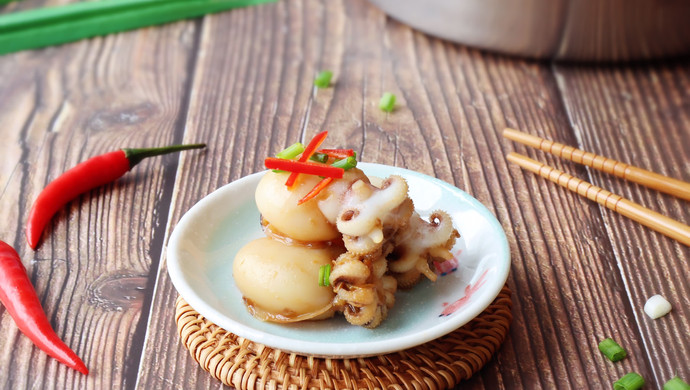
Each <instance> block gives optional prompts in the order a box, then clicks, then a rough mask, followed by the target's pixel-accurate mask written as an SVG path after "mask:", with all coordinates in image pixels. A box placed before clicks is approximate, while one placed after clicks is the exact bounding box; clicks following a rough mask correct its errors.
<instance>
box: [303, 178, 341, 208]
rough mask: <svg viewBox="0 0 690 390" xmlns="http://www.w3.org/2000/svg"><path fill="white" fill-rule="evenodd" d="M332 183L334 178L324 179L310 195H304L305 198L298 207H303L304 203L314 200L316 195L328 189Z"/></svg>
mask: <svg viewBox="0 0 690 390" xmlns="http://www.w3.org/2000/svg"><path fill="white" fill-rule="evenodd" d="M332 181H333V178H332V177H324V178H323V179H322V180H321V181H320V182H318V183H316V185H315V186H314V188H312V189H311V191H309V193H308V194H306V195H304V197H303V198H302V199H300V200H299V201H298V202H297V205H301V204H302V203H304V202H306V201H308V200H310V199H313V198H314V197H315V196H316V195H318V194H319V193H320V192H321V191H323V189H324V188H326V187H328V185H329V184H331V182H332Z"/></svg>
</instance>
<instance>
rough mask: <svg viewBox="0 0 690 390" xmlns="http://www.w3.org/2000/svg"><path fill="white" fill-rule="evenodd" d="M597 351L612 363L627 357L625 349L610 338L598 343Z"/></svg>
mask: <svg viewBox="0 0 690 390" xmlns="http://www.w3.org/2000/svg"><path fill="white" fill-rule="evenodd" d="M599 350H600V351H601V352H602V353H603V354H604V355H606V357H607V358H609V360H611V361H612V362H617V361H619V360H621V359H623V358H625V357H626V356H628V353H627V352H626V351H625V349H623V347H621V346H620V345H618V343H617V342H615V341H613V339H612V338H610V337H609V338H607V339H605V340H603V341H602V342H600V343H599Z"/></svg>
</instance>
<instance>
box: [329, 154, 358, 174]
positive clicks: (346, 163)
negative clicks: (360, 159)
mask: <svg viewBox="0 0 690 390" xmlns="http://www.w3.org/2000/svg"><path fill="white" fill-rule="evenodd" d="M331 165H332V166H334V167H338V168H343V169H344V170H346V171H347V170H348V169H352V168H354V167H356V166H357V159H356V158H355V156H350V157H348V158H344V159H342V160H338V161H336V162H334V163H333V164H331Z"/></svg>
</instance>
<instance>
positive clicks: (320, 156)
mask: <svg viewBox="0 0 690 390" xmlns="http://www.w3.org/2000/svg"><path fill="white" fill-rule="evenodd" d="M309 159H310V160H312V161H316V162H320V163H322V164H325V163H326V161H328V155H327V154H325V153H314V154H312V155H311V157H309Z"/></svg>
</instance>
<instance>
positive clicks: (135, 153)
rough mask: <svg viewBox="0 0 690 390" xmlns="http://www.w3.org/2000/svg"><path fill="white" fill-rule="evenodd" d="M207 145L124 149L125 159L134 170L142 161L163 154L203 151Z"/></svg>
mask: <svg viewBox="0 0 690 390" xmlns="http://www.w3.org/2000/svg"><path fill="white" fill-rule="evenodd" d="M205 147H206V144H188V145H170V146H163V147H159V148H137V149H130V148H126V149H122V151H124V152H125V157H127V160H129V169H132V168H134V166H135V165H137V164H139V163H140V162H141V160H143V159H145V158H147V157H153V156H160V155H163V154H168V153H174V152H179V151H181V150H189V149H202V148H205Z"/></svg>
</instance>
